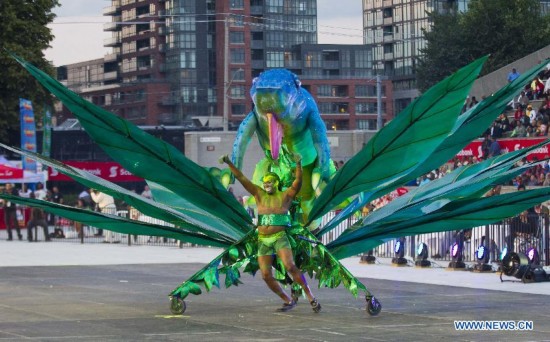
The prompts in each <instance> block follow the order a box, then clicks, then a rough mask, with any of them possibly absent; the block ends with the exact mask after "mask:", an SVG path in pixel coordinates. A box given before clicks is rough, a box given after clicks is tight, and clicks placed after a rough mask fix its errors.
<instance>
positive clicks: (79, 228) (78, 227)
mask: <svg viewBox="0 0 550 342" xmlns="http://www.w3.org/2000/svg"><path fill="white" fill-rule="evenodd" d="M86 193H87V194H88V192H87V191H86ZM88 196H89V194H88ZM89 197H90V201H91V200H92V197H91V196H89ZM76 208H79V209H89V208H90V206H89V205H87V204H86V202H85V201H84V199H82V198H78V199H77V200H76ZM83 226H84V225H83V224H82V223H81V222H78V221H74V230H75V231H76V233H77V234H78V237H79V238H81V237H82V234H84V231H83V229H82V228H83Z"/></svg>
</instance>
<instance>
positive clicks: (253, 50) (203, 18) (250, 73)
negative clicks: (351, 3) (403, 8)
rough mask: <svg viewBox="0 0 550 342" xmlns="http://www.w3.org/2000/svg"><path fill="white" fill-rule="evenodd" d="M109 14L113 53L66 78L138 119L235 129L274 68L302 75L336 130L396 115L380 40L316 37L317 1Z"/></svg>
mask: <svg viewBox="0 0 550 342" xmlns="http://www.w3.org/2000/svg"><path fill="white" fill-rule="evenodd" d="M103 14H104V15H107V16H110V17H111V22H110V23H106V24H105V26H104V30H105V31H109V32H111V33H112V37H111V38H109V39H107V40H106V41H105V46H107V47H110V48H112V52H111V53H109V54H107V55H106V56H105V58H104V59H103V60H101V59H100V60H94V61H87V62H83V63H78V64H72V65H67V66H63V67H60V68H59V69H58V78H59V79H60V80H61V81H63V82H65V83H66V85H67V86H68V87H69V88H71V89H73V90H75V91H76V92H78V93H79V94H81V95H82V96H84V97H85V98H87V99H88V100H90V101H92V102H94V103H96V104H98V105H101V106H103V107H105V108H106V109H107V110H109V111H112V112H114V113H116V114H117V115H120V116H121V117H123V118H125V119H128V120H130V121H132V122H134V123H136V124H140V125H180V126H183V127H190V128H191V127H193V126H201V125H208V126H209V127H211V128H214V127H217V128H222V127H229V128H230V129H234V128H236V127H237V126H238V124H239V123H240V122H241V121H242V120H243V119H244V117H245V116H246V115H247V114H248V113H249V112H250V111H251V109H252V101H251V99H250V95H249V89H250V86H251V84H252V80H253V79H254V78H255V77H256V76H258V75H259V74H260V73H261V72H262V71H264V70H266V69H271V68H287V69H289V70H291V71H293V72H294V73H296V74H297V75H298V76H299V77H300V79H301V81H302V84H303V86H304V87H305V88H306V89H308V90H310V91H311V92H312V94H313V95H314V96H316V97H317V100H318V102H319V107H320V111H321V114H322V116H323V118H324V119H325V121H326V122H327V126H328V128H329V129H357V128H360V129H375V128H376V125H375V123H376V118H377V115H378V114H380V115H382V116H383V117H384V120H389V119H391V118H392V117H393V116H394V111H393V105H392V101H391V96H392V85H391V82H390V81H389V80H388V79H387V78H385V79H383V80H382V84H381V87H383V91H382V97H381V99H377V97H376V94H377V93H376V86H377V83H376V76H375V75H376V74H375V73H374V72H373V56H372V52H371V50H372V47H371V46H369V45H319V44H317V1H316V0H300V1H283V0H277V1H273V0H232V1H226V0H206V1H204V0H201V1H199V0H166V1H162V0H141V1H136V0H111V6H109V7H106V8H105V9H104V11H103ZM373 89H374V90H373ZM378 101H380V102H381V109H380V111H379V110H378ZM65 117H66V115H65V116H63V114H60V120H61V119H64V118H65ZM60 120H58V121H59V122H61V121H60Z"/></svg>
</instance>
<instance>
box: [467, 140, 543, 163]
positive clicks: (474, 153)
mask: <svg viewBox="0 0 550 342" xmlns="http://www.w3.org/2000/svg"><path fill="white" fill-rule="evenodd" d="M544 140H546V138H519V139H515V138H510V139H498V140H497V142H498V144H499V145H500V150H501V152H502V153H508V152H511V151H517V150H521V149H524V148H526V147H529V146H533V145H536V144H538V143H541V142H543V141H544ZM482 143H483V139H479V140H475V141H472V142H471V143H470V144H468V146H466V147H464V148H463V149H462V151H460V152H459V153H458V154H457V155H456V156H457V157H458V158H459V159H464V158H468V157H476V158H477V159H481V158H482V157H483V152H482V149H481V145H482ZM549 156H550V153H549V150H548V145H546V146H543V147H541V148H538V149H536V150H534V151H533V152H532V153H530V154H529V155H527V160H529V161H531V160H533V158H535V157H536V158H537V159H538V160H542V159H544V158H548V157H549Z"/></svg>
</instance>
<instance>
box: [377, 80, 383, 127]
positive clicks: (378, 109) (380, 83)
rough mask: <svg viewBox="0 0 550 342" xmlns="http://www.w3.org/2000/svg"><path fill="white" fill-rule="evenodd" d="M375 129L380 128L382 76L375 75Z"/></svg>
mask: <svg viewBox="0 0 550 342" xmlns="http://www.w3.org/2000/svg"><path fill="white" fill-rule="evenodd" d="M376 129H377V130H378V131H379V130H381V129H382V77H380V74H378V75H376Z"/></svg>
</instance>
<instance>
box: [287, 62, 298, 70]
mask: <svg viewBox="0 0 550 342" xmlns="http://www.w3.org/2000/svg"><path fill="white" fill-rule="evenodd" d="M285 68H291V69H301V68H302V61H285Z"/></svg>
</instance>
